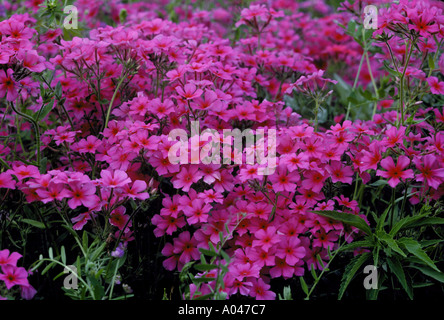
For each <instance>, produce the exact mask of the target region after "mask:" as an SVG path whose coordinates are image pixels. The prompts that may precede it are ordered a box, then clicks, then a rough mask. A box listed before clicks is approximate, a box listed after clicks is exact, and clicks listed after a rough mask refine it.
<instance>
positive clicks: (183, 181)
mask: <svg viewBox="0 0 444 320" xmlns="http://www.w3.org/2000/svg"><path fill="white" fill-rule="evenodd" d="M202 176H203V175H202V173H201V172H200V170H199V168H198V167H197V166H188V168H187V167H183V168H182V169H181V170H180V172H179V173H178V174H177V175H176V176H175V177H174V178H173V186H174V188H176V189H182V190H183V191H185V192H188V191H189V190H190V188H191V185H192V184H193V183H196V182H198V181H199V180H200V179H201V178H202ZM216 191H217V190H216Z"/></svg>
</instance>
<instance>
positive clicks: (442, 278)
mask: <svg viewBox="0 0 444 320" xmlns="http://www.w3.org/2000/svg"><path fill="white" fill-rule="evenodd" d="M409 267H411V268H415V269H417V270H419V271H421V272H422V273H423V274H425V275H426V276H429V277H431V278H433V279H435V280H437V281H439V282H442V283H444V273H442V272H438V271H435V270H434V269H432V268H429V267H427V266H417V265H411V266H409Z"/></svg>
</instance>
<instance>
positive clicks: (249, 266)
mask: <svg viewBox="0 0 444 320" xmlns="http://www.w3.org/2000/svg"><path fill="white" fill-rule="evenodd" d="M260 269H261V268H260V267H259V266H258V265H256V264H254V263H233V264H232V265H231V266H230V273H231V274H232V275H233V276H234V277H235V279H236V280H239V281H243V280H244V279H246V278H259V273H260Z"/></svg>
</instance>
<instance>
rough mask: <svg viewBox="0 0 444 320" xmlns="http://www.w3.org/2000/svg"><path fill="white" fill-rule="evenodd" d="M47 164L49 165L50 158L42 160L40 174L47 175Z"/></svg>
mask: <svg viewBox="0 0 444 320" xmlns="http://www.w3.org/2000/svg"><path fill="white" fill-rule="evenodd" d="M47 164H48V158H47V157H43V158H42V159H41V160H40V167H39V172H40V173H41V174H45V173H46V166H47Z"/></svg>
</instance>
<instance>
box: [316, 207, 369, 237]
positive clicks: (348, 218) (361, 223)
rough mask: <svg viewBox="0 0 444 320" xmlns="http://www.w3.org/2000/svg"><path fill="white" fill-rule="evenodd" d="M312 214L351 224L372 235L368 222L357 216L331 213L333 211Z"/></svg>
mask: <svg viewBox="0 0 444 320" xmlns="http://www.w3.org/2000/svg"><path fill="white" fill-rule="evenodd" d="M311 212H313V213H316V214H318V215H321V216H324V217H327V218H332V219H334V220H338V221H341V222H343V223H345V224H349V225H351V226H353V227H356V228H358V229H359V230H361V231H363V232H365V233H366V234H372V230H371V229H370V227H369V225H368V224H367V222H365V220H364V219H362V218H361V217H359V216H357V215H354V214H351V213H345V212H339V211H331V210H323V211H311Z"/></svg>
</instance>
